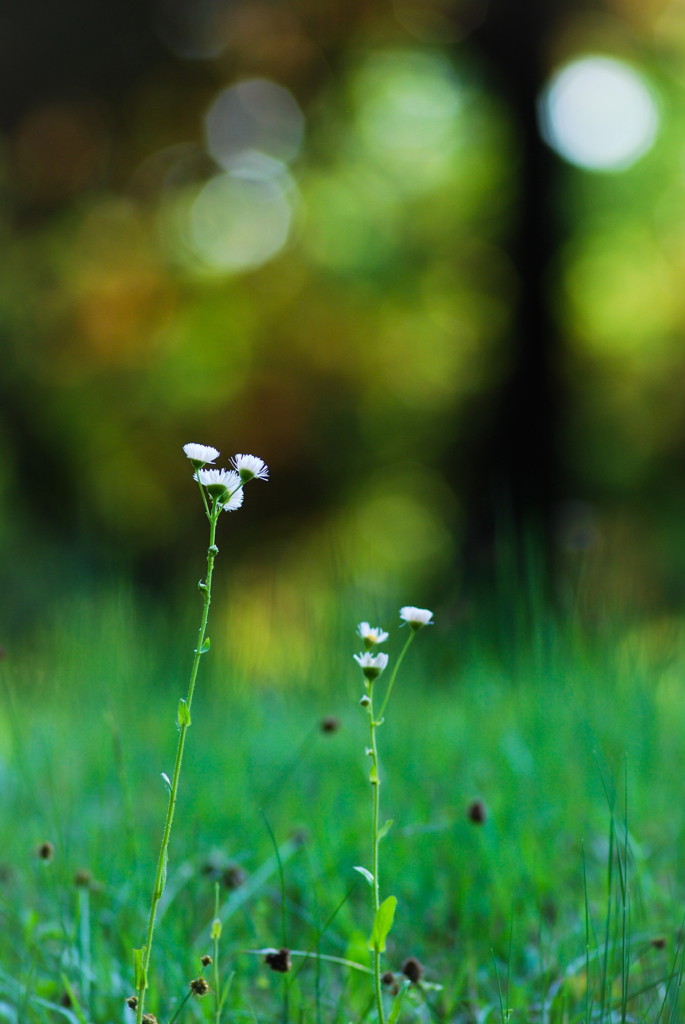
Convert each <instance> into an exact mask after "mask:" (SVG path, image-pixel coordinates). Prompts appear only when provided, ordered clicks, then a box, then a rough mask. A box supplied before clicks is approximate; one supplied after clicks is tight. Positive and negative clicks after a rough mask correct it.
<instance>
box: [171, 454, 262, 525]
mask: <svg viewBox="0 0 685 1024" xmlns="http://www.w3.org/2000/svg"><path fill="white" fill-rule="evenodd" d="M183 451H184V452H185V453H186V455H187V456H188V458H189V459H190V461H191V462H192V464H193V466H194V467H195V473H194V479H195V480H197V482H198V483H199V484H200V487H201V488H205V490H206V492H207V494H208V495H209V496H210V499H211V501H212V510H213V511H223V512H234V511H235V510H236V509H238V508H240V506H241V505H242V503H243V499H244V497H245V494H244V491H243V488H244V486H245V484H246V483H248V482H249V481H250V480H268V479H269V469H268V467H267V465H266V463H265V462H263V460H262V459H260V458H258V457H257V456H256V455H234V456H233V457H232V459H231V460H230V461H231V466H232V467H233V468H232V469H205V468H204V467H205V466H207V465H209V464H210V463H212V462H214V461H215V460H216V459H218V458H219V452H218V451H217V449H216V448H212V447H211V445H206V444H184V445H183ZM202 495H203V501H204V502H205V508H206V509H207V514H208V515H209V508H208V506H207V502H206V498H205V492H204V491H203V492H202Z"/></svg>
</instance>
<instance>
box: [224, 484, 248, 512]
mask: <svg viewBox="0 0 685 1024" xmlns="http://www.w3.org/2000/svg"><path fill="white" fill-rule="evenodd" d="M244 500H245V488H244V487H238V490H237V491H234V492H233V494H232V495H231V497H230V498H229V499H228V501H227V502H226V504H225V505H224V512H235V510H236V509H237V508H240V506H241V505H242V503H243V501H244Z"/></svg>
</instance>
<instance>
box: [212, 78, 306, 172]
mask: <svg viewBox="0 0 685 1024" xmlns="http://www.w3.org/2000/svg"><path fill="white" fill-rule="evenodd" d="M205 134H206V141H207V149H208V151H209V152H210V153H211V155H212V156H213V157H214V159H215V160H216V162H217V163H218V164H219V165H220V166H221V167H223V168H224V169H225V170H230V169H231V168H232V167H233V165H234V163H235V161H236V159H239V158H240V156H241V154H243V153H245V152H248V151H256V152H259V153H265V154H267V155H268V156H271V157H274V158H275V159H277V160H282V161H284V162H286V163H288V162H290V161H291V160H293V159H294V158H295V157H296V156H297V154H298V153H299V151H300V147H301V146H302V139H303V137H304V115H303V113H302V111H301V110H300V108H299V106H298V104H297V101H296V100H295V98H294V97H293V95H292V93H290V92H289V91H288V90H287V89H284V88H283V86H281V85H277V84H276V83H275V82H271V81H269V80H268V79H265V78H251V79H248V80H246V81H244V82H238V83H237V85H231V86H229V87H228V88H227V89H223V90H222V91H221V92H220V93H219V95H218V96H217V97H216V99H215V100H214V102H213V103H212V104H211V106H210V107H209V109H208V111H207V114H206V116H205Z"/></svg>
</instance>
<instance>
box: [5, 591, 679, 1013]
mask: <svg viewBox="0 0 685 1024" xmlns="http://www.w3.org/2000/svg"><path fill="white" fill-rule="evenodd" d="M361 604H362V602H361V600H359V599H355V600H351V599H342V600H341V603H340V605H339V606H338V607H337V608H336V610H335V613H334V614H333V615H332V619H331V622H330V623H329V624H328V628H327V630H323V631H322V633H321V635H320V636H317V635H316V634H314V635H312V636H311V644H312V645H313V646H314V647H317V657H316V660H315V664H316V671H313V672H311V673H309V674H307V675H306V676H305V677H302V676H301V675H297V674H295V673H293V672H292V670H291V669H287V668H286V670H284V672H283V673H279V672H274V673H273V675H272V677H271V678H270V679H266V678H262V679H259V680H254V679H251V678H250V677H249V674H248V673H246V672H245V671H244V669H242V668H240V667H236V664H235V661H234V659H232V657H231V652H230V650H229V649H228V647H227V646H223V645H222V644H221V643H218V644H217V645H216V646H215V647H214V646H213V647H212V650H211V652H209V653H208V655H207V657H206V658H205V659H204V661H203V664H202V666H201V671H200V676H199V680H198V686H197V693H196V697H195V703H194V705H193V720H192V726H191V728H190V729H189V730H188V743H187V751H186V760H185V763H184V770H183V777H182V779H181V785H180V791H179V801H178V806H177V810H176V819H175V824H174V832H173V835H172V837H171V844H170V850H169V864H168V874H167V882H166V887H165V889H164V892H163V895H162V899H161V901H160V905H159V913H158V922H157V928H156V932H155V952H154V955H153V958H152V965H151V971H150V977H149V990H148V994H147V1000H146V1008H147V1010H148V1011H149V1012H150V1013H151V1014H154V1015H155V1016H156V1017H157V1019H158V1020H159V1021H160V1022H161V1024H170V1022H171V1021H172V1020H174V1021H175V1020H187V1021H201V1020H209V1021H214V1022H216V1021H218V1020H223V1021H226V1022H228V1021H236V1022H238V1021H255V1022H274V1024H286V1022H288V1021H289V1022H291V1024H296V1022H302V1024H305V1022H311V1024H322V1022H325V1024H338V1022H339V1024H347V1022H357V1021H360V1022H361V1021H373V1020H375V1019H376V1009H375V1006H374V1000H373V989H372V979H371V975H370V973H369V969H370V965H371V954H370V952H369V949H368V940H369V935H370V931H371V925H372V916H373V915H372V910H371V906H370V902H369V898H370V897H369V887H368V885H367V883H366V881H365V879H364V877H363V876H362V874H361V873H359V872H357V871H355V870H354V868H355V866H359V865H361V866H363V865H367V866H368V865H369V861H370V840H369V834H370V827H369V825H370V823H369V815H370V794H369V789H370V787H369V782H368V766H367V761H368V758H366V756H365V753H364V748H365V745H366V742H367V730H366V726H365V721H364V714H363V709H362V708H360V706H359V699H360V697H361V695H362V692H363V686H362V680H361V678H360V676H361V674H360V672H359V669H358V666H357V665H355V663H354V661H353V660H352V654H353V653H355V652H356V651H358V650H359V647H360V643H359V638H358V637H355V629H356V626H357V624H358V622H359V621H360V620H361V619H364V618H368V617H369V610H368V609H367V608H364V607H362V606H361ZM434 611H435V625H434V626H431V627H429V628H426V629H423V630H421V632H420V633H419V634H418V636H417V637H416V642H415V643H414V644H413V646H412V648H411V650H410V652H409V654H408V656H407V659H406V661H405V662H404V665H403V667H402V670H401V672H400V674H399V676H398V679H397V683H396V685H395V689H394V691H393V697H392V702H391V703H390V704H389V706H388V709H387V712H386V721H385V723H384V724H383V726H382V728H380V729H379V730H378V734H379V756H380V776H381V787H380V800H381V808H382V817H383V820H385V819H386V818H387V819H392V821H393V824H392V826H391V827H390V829H389V831H388V833H387V835H385V837H384V838H383V839H382V841H381V866H380V889H381V896H382V897H383V898H385V897H387V896H389V895H394V896H396V898H397V901H398V902H397V911H396V915H395V921H394V926H393V928H392V931H391V933H390V935H389V936H388V940H387V949H386V951H385V952H384V954H383V968H384V971H385V972H386V976H385V983H384V988H385V994H384V1000H385V1001H386V1008H387V1009H386V1012H387V1013H388V1015H391V1014H392V1012H393V1010H392V1007H393V1006H394V1005H395V1004H394V1001H393V1000H394V995H393V994H394V993H395V992H396V991H397V990H398V989H401V991H402V992H403V993H404V998H403V1001H402V1002H401V1005H400V1008H399V1014H398V1018H397V1019H399V1020H404V1021H407V1022H409V1021H413V1020H415V1021H436V1022H441V1021H444V1022H450V1024H462V1022H463V1024H466V1022H480V1021H486V1020H488V1021H489V1020H491V1021H508V1020H511V1021H522V1022H524V1021H525V1022H528V1021H530V1022H537V1021H540V1022H545V1021H546V1022H549V1024H555V1022H558V1024H561V1022H569V1024H570V1022H574V1021H578V1022H585V1024H590V1022H594V1021H597V1022H607V1024H608V1022H614V1021H645V1022H650V1024H657V1022H659V1024H661V1022H663V1024H666V1022H675V1021H679V1020H682V1019H683V1016H682V1010H681V1003H682V1001H683V1000H682V998H681V996H680V981H681V974H682V955H683V939H682V934H681V928H682V925H683V917H684V914H685V901H684V899H683V897H684V895H685V893H684V891H683V877H684V871H683V869H684V867H685V864H684V854H685V842H684V840H685V835H684V823H685V816H684V815H683V809H682V808H683V802H682V777H683V771H682V766H683V756H682V750H683V736H685V702H684V701H683V699H682V697H683V669H684V667H685V666H684V664H683V657H682V643H681V642H680V641H681V634H680V632H679V625H678V623H677V622H664V623H660V624H658V625H650V626H641V627H640V626H635V625H630V624H624V625H622V626H618V625H616V626H608V625H606V624H604V625H602V626H599V625H596V624H595V625H594V626H592V627H591V626H588V625H585V626H583V625H581V624H580V623H579V622H578V620H577V618H573V619H572V618H571V617H569V619H568V621H564V620H563V618H559V617H557V618H554V617H552V616H548V615H546V614H544V613H543V612H541V611H540V610H538V611H535V612H531V613H530V614H529V615H528V614H523V612H522V610H521V607H520V605H517V604H516V600H515V598H514V597H512V601H511V604H510V607H509V608H507V607H506V606H504V605H502V606H501V607H500V608H499V610H483V611H481V613H480V614H475V613H473V614H471V615H467V616H461V615H458V614H456V613H455V611H454V609H451V608H450V609H448V608H444V609H441V608H439V607H436V608H435V610H434ZM376 612H377V621H378V623H379V624H380V625H383V627H384V628H387V629H389V630H390V634H391V635H390V640H389V641H388V643H387V645H386V648H385V649H386V650H387V651H388V653H389V654H390V657H391V659H392V657H393V656H394V655H396V654H397V652H398V650H399V648H400V644H401V641H402V638H403V635H404V634H403V633H401V632H399V633H398V631H397V628H396V626H397V625H399V620H398V619H397V609H396V608H395V607H394V606H391V605H390V604H389V603H388V604H386V605H385V606H384V607H382V608H380V609H378V608H377V609H376ZM371 615H373V610H372V611H371ZM171 620H172V615H171V613H170V614H169V616H168V617H167V616H166V614H165V613H163V612H160V611H159V609H158V610H157V611H152V610H151V609H150V608H148V607H144V606H143V605H142V604H141V603H140V602H139V601H137V600H135V599H134V598H133V597H131V595H130V593H128V592H127V591H125V590H122V591H121V592H117V593H99V594H94V595H92V596H91V598H90V599H89V600H76V601H74V603H73V605H72V606H64V607H63V608H62V609H61V611H60V614H59V616H55V617H53V619H52V620H51V621H50V622H46V623H45V624H44V626H43V628H42V629H41V631H40V633H39V634H34V635H32V636H31V637H30V638H26V639H24V640H20V641H19V640H18V641H17V643H16V644H14V645H8V649H7V651H6V653H5V658H4V659H3V662H2V666H1V669H2V711H1V714H0V783H1V785H0V811H1V814H2V822H3V828H2V835H3V842H2V849H1V851H0V921H1V927H0V1020H3V1021H8V1022H12V1024H20V1022H21V1024H23V1022H31V1024H32V1022H53V1021H59V1020H68V1021H72V1022H76V1024H83V1022H93V1024H95V1022H97V1024H109V1022H118V1021H122V1022H126V1021H129V1022H130V1021H132V1020H133V1017H134V1014H133V1012H132V1010H131V1009H129V1008H128V1007H127V1005H126V1000H127V998H128V997H130V995H131V993H132V992H133V991H134V969H133V958H132V950H133V948H134V947H140V946H141V944H142V942H143V940H144V933H145V921H146V914H147V912H148V907H149V900H150V889H151V886H152V880H153V877H154V868H155V862H156V857H157V855H158V851H159V842H160V835H161V828H162V822H163V817H164V811H165V803H166V799H167V789H166V784H165V781H164V779H163V777H162V773H163V772H164V773H166V774H167V775H170V774H171V767H172V763H173V757H174V751H175V744H176V732H177V730H176V725H175V716H176V711H175V709H176V705H177V702H178V697H179V696H180V695H181V694H182V693H183V692H184V689H185V686H186V681H187V674H188V667H189V663H190V659H191V657H192V654H191V649H192V637H193V632H192V630H191V629H188V630H186V631H185V633H184V632H183V631H182V630H181V629H179V628H178V625H177V624H175V623H174V622H172V621H171ZM273 642H274V641H273V638H272V643H273ZM276 642H277V643H278V642H280V643H281V644H282V645H283V664H284V665H286V666H287V665H288V664H289V662H288V658H287V651H286V648H287V636H285V635H283V636H282V637H280V638H276ZM382 682H383V677H381V680H379V682H378V683H377V684H376V685H378V687H379V692H382V691H381V690H380V687H381V684H382ZM474 801H480V804H479V806H478V809H476V810H474V807H473V804H474ZM473 818H476V819H479V818H482V819H484V820H472V819H473ZM46 844H50V846H51V849H50V848H48V847H47V846H46ZM217 917H218V919H219V920H220V921H221V929H220V931H221V934H220V937H217V935H216V931H217V929H216V927H215V934H214V937H213V938H212V935H211V932H212V923H213V921H214V920H215V918H217ZM281 949H287V950H289V951H290V960H291V969H290V970H289V971H286V972H282V971H279V970H274V969H273V968H272V967H271V966H269V964H268V963H266V962H265V958H266V956H267V952H268V951H269V950H271V951H276V950H281ZM215 952H218V956H217V957H215V963H214V964H213V965H212V966H211V967H208V968H207V969H206V970H205V971H204V976H205V977H206V979H207V982H208V983H209V991H208V992H207V994H206V995H202V996H196V995H190V996H189V983H190V981H192V980H194V979H197V978H198V977H199V976H201V975H202V974H203V967H202V965H201V963H200V958H201V957H202V956H204V955H212V956H214V953H215ZM408 958H415V959H417V960H418V961H419V962H420V964H421V965H422V972H421V977H420V978H419V980H418V981H416V982H411V983H405V982H406V981H407V979H405V976H404V975H403V973H402V971H403V965H404V964H406V961H407V959H408ZM388 972H392V973H393V975H394V977H393V978H391V977H390V975H389V973H388ZM217 979H218V981H219V990H220V992H221V993H222V995H223V997H224V1001H223V1005H222V1006H219V1000H218V998H217V985H216V982H217ZM403 983H404V984H403Z"/></svg>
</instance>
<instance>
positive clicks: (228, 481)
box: [195, 469, 244, 512]
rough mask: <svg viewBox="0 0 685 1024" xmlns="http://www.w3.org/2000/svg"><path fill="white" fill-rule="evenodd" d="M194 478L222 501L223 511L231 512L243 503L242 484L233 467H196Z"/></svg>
mask: <svg viewBox="0 0 685 1024" xmlns="http://www.w3.org/2000/svg"><path fill="white" fill-rule="evenodd" d="M195 479H196V480H199V481H200V483H201V484H202V486H203V487H206V488H207V490H208V491H209V493H210V494H211V495H212V496H213V497H214V498H216V499H217V501H221V502H223V503H224V511H228V512H232V511H233V510H234V509H236V508H240V506H241V505H242V503H243V498H244V494H243V485H242V482H241V480H240V477H239V476H238V474H237V473H236V472H235V470H233V469H198V470H197V472H196V473H195Z"/></svg>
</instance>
